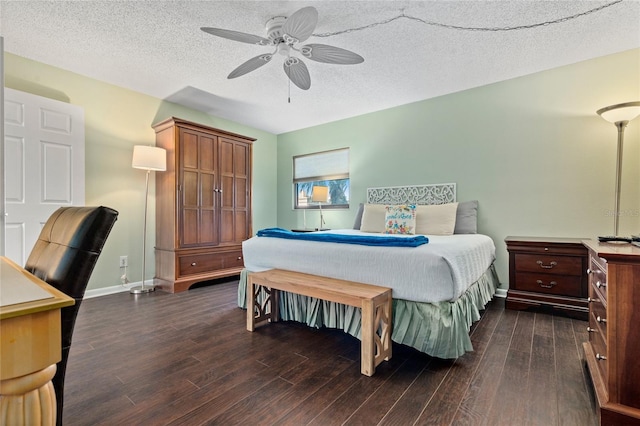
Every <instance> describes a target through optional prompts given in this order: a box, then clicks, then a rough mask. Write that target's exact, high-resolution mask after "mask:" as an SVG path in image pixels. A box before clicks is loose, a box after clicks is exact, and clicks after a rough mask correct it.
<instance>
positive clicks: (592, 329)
mask: <svg viewBox="0 0 640 426" xmlns="http://www.w3.org/2000/svg"><path fill="white" fill-rule="evenodd" d="M595 332H596V329H595V328H591V327H587V333H595Z"/></svg>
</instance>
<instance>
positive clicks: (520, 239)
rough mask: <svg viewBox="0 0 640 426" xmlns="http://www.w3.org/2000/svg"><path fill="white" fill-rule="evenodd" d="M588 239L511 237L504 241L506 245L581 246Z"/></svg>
mask: <svg viewBox="0 0 640 426" xmlns="http://www.w3.org/2000/svg"><path fill="white" fill-rule="evenodd" d="M584 240H588V238H564V237H512V236H509V237H507V238H505V239H504V241H505V242H506V243H540V244H544V243H547V244H552V243H556V244H582V242H583V241H584Z"/></svg>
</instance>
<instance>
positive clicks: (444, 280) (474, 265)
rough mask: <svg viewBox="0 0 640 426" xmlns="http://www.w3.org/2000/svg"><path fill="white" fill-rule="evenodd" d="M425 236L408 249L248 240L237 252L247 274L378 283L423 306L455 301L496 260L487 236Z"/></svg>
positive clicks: (490, 240)
mask: <svg viewBox="0 0 640 426" xmlns="http://www.w3.org/2000/svg"><path fill="white" fill-rule="evenodd" d="M323 232H330V233H342V234H352V235H357V234H367V233H364V232H361V231H358V230H351V229H344V230H334V231H323ZM368 235H384V234H368ZM394 236H395V237H397V236H398V235H394ZM407 237H411V236H407ZM427 237H428V238H429V243H428V244H424V245H422V246H419V247H411V248H409V247H372V246H363V245H353V244H340V243H326V242H316V241H301V240H288V239H282V238H271V237H252V238H251V239H249V240H246V241H244V242H243V244H242V251H243V257H244V265H245V268H246V269H248V270H249V271H255V272H258V271H264V270H267V269H274V268H277V269H286V270H291V271H298V272H304V273H308V274H314V275H322V276H327V277H332V278H337V279H343V280H350V281H356V282H362V283H367V284H375V285H381V286H385V287H391V288H392V289H393V297H394V298H395V299H403V300H410V301H415V302H426V303H438V302H444V301H454V300H456V299H458V297H460V296H461V295H462V294H463V293H464V292H465V291H466V290H467V288H468V287H469V286H470V285H472V284H473V283H475V282H476V281H477V280H478V279H479V278H480V277H481V276H482V275H483V274H484V273H485V271H486V270H487V269H488V268H489V266H490V265H491V264H492V263H493V261H494V259H495V245H494V243H493V240H492V239H491V238H490V237H488V236H486V235H482V234H459V235H448V236H435V235H427Z"/></svg>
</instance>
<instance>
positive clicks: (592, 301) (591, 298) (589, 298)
mask: <svg viewBox="0 0 640 426" xmlns="http://www.w3.org/2000/svg"><path fill="white" fill-rule="evenodd" d="M599 301H600V299H594V298H593V297H587V302H588V303H594V302H595V303H597V302H599Z"/></svg>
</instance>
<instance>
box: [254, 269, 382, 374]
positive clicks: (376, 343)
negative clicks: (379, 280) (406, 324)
mask: <svg viewBox="0 0 640 426" xmlns="http://www.w3.org/2000/svg"><path fill="white" fill-rule="evenodd" d="M261 287H262V288H263V289H264V291H265V294H266V297H265V298H264V299H265V300H263V302H262V303H260V302H259V300H258V296H259V294H260V288H261ZM278 290H281V291H288V292H291V293H296V294H301V295H304V296H310V297H315V298H318V299H322V300H328V301H330V302H336V303H342V304H345V305H350V306H355V307H357V308H361V310H362V325H361V334H362V336H361V346H360V353H361V372H362V374H364V375H367V376H371V375H373V373H374V372H375V369H376V366H377V365H378V364H380V363H381V362H382V360H383V359H384V360H387V361H388V360H389V359H390V358H391V319H392V299H391V289H390V288H387V287H380V286H376V285H369V284H362V283H357V282H353V281H344V280H338V279H335V278H327V277H320V276H317V275H310V274H303V273H300V272H292V271H285V270H282V269H271V270H268V271H263V272H252V273H249V274H248V278H247V330H249V331H254V330H255V327H256V325H257V324H260V323H263V322H266V321H271V322H276V321H278V317H279V312H278V306H279V304H278V299H279V298H278Z"/></svg>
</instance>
